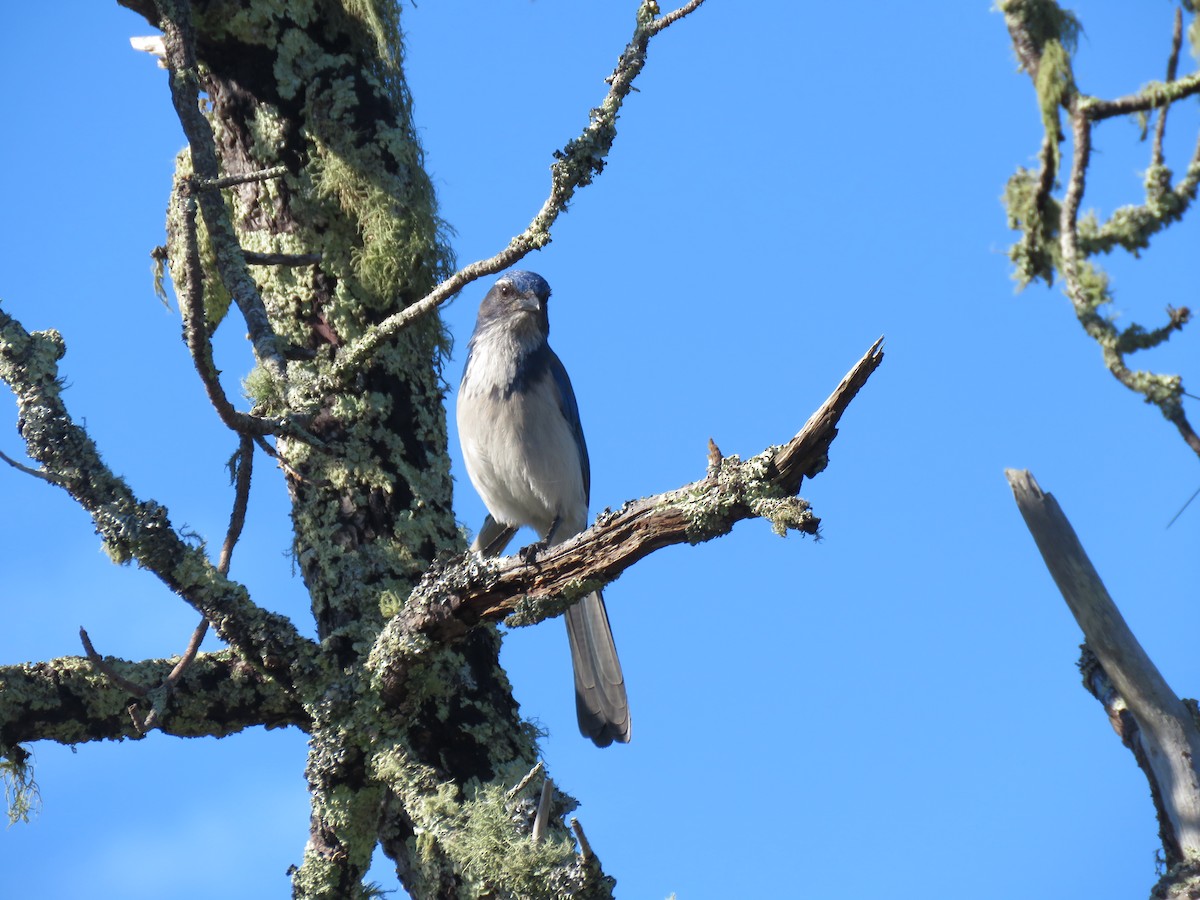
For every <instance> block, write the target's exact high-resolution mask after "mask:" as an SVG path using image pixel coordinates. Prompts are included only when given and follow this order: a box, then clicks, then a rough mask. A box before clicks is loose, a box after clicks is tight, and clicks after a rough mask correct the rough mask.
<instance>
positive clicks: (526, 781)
mask: <svg viewBox="0 0 1200 900" xmlns="http://www.w3.org/2000/svg"><path fill="white" fill-rule="evenodd" d="M545 771H546V766H545V764H544V763H543V762H542V761H541V760H540V759H539V760H538V761H537V762H536V763H534V766H533V768H532V769H530V770H529V774H528V775H526V776H525V777H524V778H522V779H521V780H520V781H518V782H517V786H516V787H514V788H512V789H511V790H510V791H509V792H508V793H507V794H505V795H504V799H505V801H506V802H508V803H511V802H512V801H513V800H515V799H516V798H517V797H518V796H519V795H520V793H521V792H522V791H523V790H525V788H527V787H529V785H530V783H531V782H532V781H533V779H535V778H537V777H538V776H539V775H541V774H542V773H543V772H545Z"/></svg>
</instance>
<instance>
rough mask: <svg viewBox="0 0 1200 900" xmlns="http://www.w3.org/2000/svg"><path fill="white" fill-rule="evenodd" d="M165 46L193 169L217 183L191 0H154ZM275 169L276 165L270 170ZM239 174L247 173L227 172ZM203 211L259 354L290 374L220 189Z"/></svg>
mask: <svg viewBox="0 0 1200 900" xmlns="http://www.w3.org/2000/svg"><path fill="white" fill-rule="evenodd" d="M155 7H156V8H157V10H158V18H159V25H160V27H161V28H162V32H163V47H164V49H165V51H166V59H167V66H168V68H169V70H170V73H171V78H170V81H171V101H172V103H173V104H174V106H175V112H176V115H178V116H179V123H180V124H181V125H182V126H183V133H184V135H185V136H186V137H187V141H188V148H189V150H190V153H191V162H192V171H193V172H194V173H195V175H196V177H197V178H198V179H199V182H198V183H200V184H208V185H213V186H216V185H219V184H221V183H222V176H221V173H220V170H219V166H218V164H217V154H216V147H215V143H214V141H213V133H212V127H211V126H210V125H209V124H208V120H207V119H205V118H204V115H203V113H201V112H200V106H199V95H200V84H199V79H198V76H197V65H196V48H195V38H194V34H193V31H192V21H191V6H190V4H189V2H188V0H155ZM268 171H273V170H268ZM229 177H234V178H241V177H246V176H229ZM198 194H199V197H198V200H199V205H200V212H201V214H202V215H203V217H204V225H205V227H206V228H207V229H208V235H209V239H210V240H211V241H212V245H213V255H214V256H215V258H216V264H217V271H218V272H219V273H220V276H221V281H222V283H223V284H224V285H225V289H226V290H227V291H228V292H229V295H230V296H231V297H233V300H234V302H235V303H237V305H238V309H240V310H241V312H242V317H243V318H244V319H245V321H246V329H247V331H248V332H249V333H250V342H251V344H252V345H253V346H254V355H255V358H256V359H257V360H258V361H259V363H260V364H261V365H263V366H264V367H265V368H266V369H267V370H268V371H270V372H271V374H272V375H274V376H275V377H276V378H278V379H280V380H281V381H283V380H285V379H286V376H287V362H286V361H285V360H284V358H283V354H282V353H281V352H280V349H279V341H278V338H277V336H276V334H275V332H274V330H273V329H272V327H271V320H270V317H269V316H268V315H267V308H266V305H265V304H264V303H263V299H262V296H261V295H260V294H259V292H258V287H257V286H256V285H255V283H254V279H252V278H251V277H250V273H249V271H248V270H247V269H246V257H245V255H244V254H243V252H242V248H241V244H240V243H239V242H238V240H237V236H236V234H235V233H234V230H233V225H232V223H231V222H230V218H229V210H228V209H227V208H226V206H225V200H224V198H223V197H222V196H221V194H220V192H219V191H215V190H201V191H198Z"/></svg>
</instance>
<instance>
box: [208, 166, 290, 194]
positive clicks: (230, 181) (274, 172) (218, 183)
mask: <svg viewBox="0 0 1200 900" xmlns="http://www.w3.org/2000/svg"><path fill="white" fill-rule="evenodd" d="M287 173H288V167H287V166H272V167H271V168H269V169H263V170H262V171H259V172H245V173H243V174H241V175H224V176H222V177H221V178H201V177H199V176H197V177H195V178H194V179H193V181H194V182H195V184H196V188H197V190H202V191H211V190H216V191H220V190H224V189H225V188H230V187H236V186H237V185H239V184H251V183H252V182H256V181H270V180H271V179H273V178H282V177H283V176H284V175H286V174H287Z"/></svg>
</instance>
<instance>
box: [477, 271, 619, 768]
mask: <svg viewBox="0 0 1200 900" xmlns="http://www.w3.org/2000/svg"><path fill="white" fill-rule="evenodd" d="M549 300H550V285H548V284H547V283H546V281H545V279H544V278H542V277H541V276H540V275H535V274H534V273H533V272H509V273H508V274H507V275H505V276H503V277H502V278H501V279H500V280H499V281H497V282H496V284H495V285H494V286H493V287H492V289H491V290H490V291H488V294H487V296H486V297H484V298H483V302H482V303H481V304H480V305H479V318H478V320H477V321H476V323H475V332H474V334H472V335H471V343H470V344H469V346H468V352H467V365H466V369H465V370H464V371H463V379H462V385H461V386H460V387H459V391H458V434H459V439H460V440H461V441H462V449H463V457H464V459H465V460H466V464H467V475H469V476H470V478H471V483H472V484H473V485H475V490H476V491H478V492H479V496H480V497H481V498H483V504H484V506H486V507H487V509H488V513H489V515H488V517H487V519H486V520H485V521H484V523H483V527H482V528H481V529H480V530H479V534H478V536H477V537H476V538H475V542H474V543H473V544H472V545H471V549H472V550H475V551H478V552H481V553H484V554H486V555H489V556H491V555H495V554H498V553H501V552H503V550H504V548H505V546H507V544H508V542H509V540H510V539H511V538H512V536H513V534H514V533H515V532H516V530H517V529H518V528H520V527H521V526H522V525H528V526H529V527H530V528H532V529H533V530H534V531H536V532H537V533H538V535H539V537H540V538H541V539H542V540H543V541H544V542H545V543H546V544H548V545H549V544H556V543H559V542H561V541H564V540H566V539H567V538H569V537H571V536H573V535H575V534H578V533H579V532H580V531H583V529H584V528H585V527H587V515H588V500H589V494H590V492H591V471H590V468H589V466H588V452H587V445H586V444H585V443H584V440H583V428H582V426H581V425H580V424H579V406H578V405H577V404H576V402H575V392H574V391H573V390H571V380H570V379H569V378H568V377H567V370H566V369H565V368H563V364H562V362H561V361H560V360H559V358H558V357H557V356H556V355H555V354H554V351H553V350H551V349H550V345H549V344H548V343H547V342H546V338H547V336H548V335H549V333H550V320H549V318H548V316H547V313H546V304H547V303H548V301H549ZM566 620H567V637H568V638H569V639H570V642H571V663H572V665H573V667H574V669H575V709H576V712H577V713H578V716H579V730H580V731H581V732H582V733H583V735H584V736H585V737H589V738H591V739H592V741H594V742H595V744H596V746H598V747H607V746H608V745H609V744H611V743H612V742H613V741H621V742H625V741H628V740H629V702H628V700H627V699H626V696H625V677H624V676H623V675H622V674H621V663H620V662H619V661H618V659H617V648H616V647H615V646H614V644H613V637H612V630H611V629H610V628H609V624H608V613H607V612H606V611H605V609H604V599H603V598H602V597H601V596H600V592H599V591H595V592H593V593H591V594H588V595H587V596H586V597H584V598H583V599H582V600H580V601H579V602H578V603H576V604H575V605H574V606H572V607H571V608H570V609H568V610H567V614H566Z"/></svg>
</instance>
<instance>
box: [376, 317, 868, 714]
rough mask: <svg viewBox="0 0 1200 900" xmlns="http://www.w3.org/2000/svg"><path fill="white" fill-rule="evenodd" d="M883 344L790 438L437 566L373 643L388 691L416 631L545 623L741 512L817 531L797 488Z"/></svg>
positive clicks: (779, 525)
mask: <svg viewBox="0 0 1200 900" xmlns="http://www.w3.org/2000/svg"><path fill="white" fill-rule="evenodd" d="M881 344H882V338H881V339H880V340H879V341H876V342H875V344H874V345H873V346H872V347H871V349H870V350H868V351H867V353H866V354H865V355H864V356H863V357H862V359H860V360H859V361H858V363H856V364H855V366H854V367H853V368H852V369H851V370H850V372H849V373H847V375H846V376H845V377H844V378H843V379H842V381H841V383H840V384H839V385H838V386H837V388H836V389H835V390H834V391H833V393H832V394H830V396H829V398H828V399H827V400H826V401H825V402H824V403H823V404H822V405H821V407H820V408H819V409H818V410H817V411H816V412H815V413H813V415H812V416H811V417H810V418H809V420H808V422H807V423H806V424H805V426H804V427H803V428H802V429H801V430H800V432H799V433H798V434H797V435H796V436H795V437H793V438H792V439H791V440H790V441H788V443H787V444H785V445H783V446H781V447H772V448H769V449H767V450H766V451H764V452H763V453H761V454H759V455H758V456H755V457H753V458H751V459H748V460H746V461H745V462H742V461H741V460H739V459H738V458H737V457H724V458H721V457H719V455H718V454H714V456H713V457H712V458H711V459H710V465H709V471H708V473H707V474H706V475H705V477H704V478H702V479H700V480H699V481H695V482H692V483H691V484H689V485H685V486H684V487H682V488H678V489H676V490H673V491H667V492H666V493H663V494H659V495H657V496H654V497H649V498H645V499H642V500H635V501H632V502H630V503H626V504H625V505H624V506H623V507H621V509H619V510H617V511H616V512H611V511H605V512H603V513H601V514H600V515H599V516H598V517H597V519H596V523H595V524H594V525H593V526H592V527H591V528H589V529H588V530H586V531H583V532H581V533H580V534H578V535H576V536H575V537H573V538H571V539H570V540H568V541H565V542H563V543H561V544H557V545H555V546H553V547H549V548H546V549H544V550H542V551H540V552H539V553H538V554H537V557H536V558H535V559H533V560H532V561H529V562H526V561H525V560H524V559H523V558H522V555H521V554H516V555H514V556H508V557H504V558H501V559H485V558H483V557H481V556H477V555H473V554H468V555H466V556H465V557H462V558H460V559H459V560H458V561H456V562H453V563H451V564H449V565H447V566H444V567H441V568H434V569H432V570H431V571H430V572H429V574H428V575H426V577H425V578H424V579H423V580H422V582H421V583H420V584H419V585H418V586H417V588H416V589H415V590H414V591H413V594H412V596H410V598H409V600H408V602H407V603H406V604H405V607H404V610H403V611H402V612H401V613H400V614H399V615H397V616H396V617H394V618H393V619H392V620H391V621H390V622H389V623H388V624H387V625H386V626H385V628H384V630H383V632H382V633H381V634H380V637H379V640H378V641H377V642H376V646H375V648H374V650H373V651H372V660H373V665H374V666H375V667H376V672H377V678H379V679H381V683H382V690H383V692H384V694H385V696H388V697H390V698H392V699H393V700H398V698H399V696H400V695H402V693H403V691H404V686H403V682H404V678H405V672H404V669H405V668H406V666H407V659H408V657H409V656H410V655H411V654H412V653H414V652H417V653H419V652H422V651H423V647H424V645H423V644H421V643H420V642H416V643H414V642H413V641H412V640H411V639H412V637H413V636H416V635H424V636H425V637H427V638H429V639H430V640H433V641H435V642H437V641H447V640H453V639H454V638H457V637H459V636H461V635H462V634H464V633H465V632H466V631H467V630H468V629H469V628H471V627H472V626H474V625H475V624H476V623H478V622H480V621H498V620H500V619H502V618H505V617H509V618H508V621H509V624H514V625H527V624H532V623H534V622H539V621H542V620H543V619H546V618H549V617H550V616H554V615H558V614H560V613H561V612H562V611H563V610H564V609H565V608H566V607H568V606H570V605H571V603H572V602H573V601H575V600H577V599H578V598H579V597H581V596H583V595H584V594H587V593H589V592H590V591H593V590H595V589H596V588H597V587H600V586H603V585H604V584H607V583H609V582H611V581H613V580H614V579H616V578H617V577H618V576H619V575H620V574H621V573H622V572H624V571H625V570H626V569H627V568H629V567H630V566H632V565H633V564H634V563H636V562H637V561H638V560H640V559H642V558H643V557H646V556H648V555H649V554H651V553H653V552H654V551H655V550H658V549H660V548H662V547H666V546H669V545H671V544H680V543H685V542H686V543H689V544H698V543H701V542H703V541H707V540H710V539H712V538H714V537H718V536H720V535H723V534H727V533H728V532H729V531H730V530H732V528H733V526H734V525H735V524H736V523H737V522H739V521H741V520H742V519H748V518H755V517H761V518H767V519H769V520H770V521H771V523H772V525H773V526H774V528H775V530H776V532H778V533H780V534H783V533H785V532H786V531H787V530H789V529H790V530H795V531H800V532H802V533H805V534H816V533H817V527H818V525H819V523H820V520H819V519H817V517H816V516H814V515H812V513H811V512H810V511H809V507H808V504H807V503H806V502H805V501H804V500H801V499H799V498H798V497H796V496H795V493H796V491H797V490H799V487H800V483H801V479H802V478H804V477H812V476H813V475H815V474H817V473H818V472H820V471H822V470H823V469H824V468H825V465H826V464H827V462H828V451H829V445H830V443H831V442H832V441H833V439H834V437H836V435H837V424H838V421H839V420H840V418H841V416H842V414H843V413H844V412H845V410H846V408H847V407H848V406H849V405H850V402H851V401H852V400H853V399H854V397H855V395H856V394H857V393H858V391H859V389H860V388H861V387H862V386H863V385H864V384H865V383H866V381H867V379H868V378H869V377H870V376H871V373H873V372H874V371H875V369H877V368H878V367H879V365H880V363H881V362H882V361H883V352H882V350H881V349H880V347H881ZM385 660H386V661H387V662H385Z"/></svg>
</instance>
